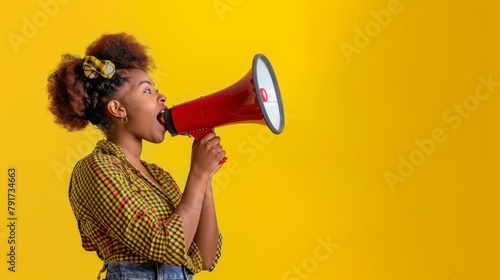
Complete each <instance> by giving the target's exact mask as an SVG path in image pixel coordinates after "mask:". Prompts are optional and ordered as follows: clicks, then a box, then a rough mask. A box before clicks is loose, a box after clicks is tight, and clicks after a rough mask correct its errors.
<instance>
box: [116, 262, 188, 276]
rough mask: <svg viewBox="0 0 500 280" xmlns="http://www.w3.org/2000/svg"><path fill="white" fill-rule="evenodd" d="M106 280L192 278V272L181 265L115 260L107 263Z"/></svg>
mask: <svg viewBox="0 0 500 280" xmlns="http://www.w3.org/2000/svg"><path fill="white" fill-rule="evenodd" d="M107 270H108V272H107V275H106V279H107V280H146V279H147V280H192V279H193V273H191V272H190V271H188V270H187V269H186V268H185V267H183V266H170V265H168V264H161V263H156V262H150V263H133V262H115V263H108V264H107Z"/></svg>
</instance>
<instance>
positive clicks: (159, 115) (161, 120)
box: [156, 109, 167, 126]
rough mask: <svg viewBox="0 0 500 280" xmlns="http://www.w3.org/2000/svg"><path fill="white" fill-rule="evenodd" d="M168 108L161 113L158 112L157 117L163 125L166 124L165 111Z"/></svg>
mask: <svg viewBox="0 0 500 280" xmlns="http://www.w3.org/2000/svg"><path fill="white" fill-rule="evenodd" d="M166 110H167V109H163V110H161V111H160V113H158V115H157V116H156V119H157V120H158V121H159V122H160V123H161V124H162V125H163V126H165V111H166Z"/></svg>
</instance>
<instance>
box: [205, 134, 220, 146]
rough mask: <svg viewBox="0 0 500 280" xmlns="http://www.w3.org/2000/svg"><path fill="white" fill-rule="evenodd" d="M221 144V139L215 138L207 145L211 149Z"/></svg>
mask: <svg viewBox="0 0 500 280" xmlns="http://www.w3.org/2000/svg"><path fill="white" fill-rule="evenodd" d="M219 144H220V137H219V136H214V137H213V138H212V139H210V140H208V141H207V145H208V146H209V147H215V146H217V145H219Z"/></svg>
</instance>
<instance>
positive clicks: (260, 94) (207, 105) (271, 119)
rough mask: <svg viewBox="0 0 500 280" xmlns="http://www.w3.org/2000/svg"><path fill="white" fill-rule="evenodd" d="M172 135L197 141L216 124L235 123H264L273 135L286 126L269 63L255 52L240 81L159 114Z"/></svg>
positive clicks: (278, 91) (281, 104)
mask: <svg viewBox="0 0 500 280" xmlns="http://www.w3.org/2000/svg"><path fill="white" fill-rule="evenodd" d="M159 118H160V122H162V123H163V124H164V125H165V128H166V130H167V131H168V132H169V133H170V134H171V135H172V136H176V135H187V136H191V137H194V138H195V139H197V140H200V139H201V138H202V137H203V136H204V135H205V134H207V133H208V132H210V131H212V130H213V129H214V128H215V127H219V126H224V125H228V124H234V123H256V124H262V125H267V127H269V129H270V130H271V131H272V132H273V133H274V134H280V133H281V132H282V131H283V128H284V126H285V118H284V110H283V101H282V99H281V92H280V89H279V86H278V82H277V80H276V75H275V73H274V70H273V68H272V66H271V63H270V62H269V60H268V59H267V57H266V56H264V55H262V54H257V55H255V56H254V58H253V63H252V68H251V69H250V70H249V71H248V72H247V74H246V75H245V76H243V77H242V78H241V79H240V80H239V81H237V82H236V83H234V84H233V85H231V86H229V87H227V88H225V89H222V90H220V91H218V92H215V93H212V94H209V95H207V96H202V97H200V98H197V99H194V100H191V101H188V102H185V103H182V104H180V105H174V106H173V107H171V108H169V109H167V110H165V111H164V112H163V113H162V114H160V116H159Z"/></svg>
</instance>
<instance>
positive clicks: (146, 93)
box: [117, 69, 167, 143]
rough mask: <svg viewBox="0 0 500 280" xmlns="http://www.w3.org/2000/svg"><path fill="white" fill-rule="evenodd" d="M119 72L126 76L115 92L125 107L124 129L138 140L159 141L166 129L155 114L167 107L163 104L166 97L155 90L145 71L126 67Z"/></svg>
mask: <svg viewBox="0 0 500 280" xmlns="http://www.w3.org/2000/svg"><path fill="white" fill-rule="evenodd" d="M120 74H121V75H123V76H125V77H127V78H128V82H126V83H125V84H124V85H123V86H122V87H121V88H120V89H119V90H118V94H117V97H118V98H119V99H120V102H121V103H122V104H123V105H124V106H125V108H126V113H127V118H128V122H127V123H126V124H125V125H124V128H125V131H127V132H129V133H130V134H131V135H132V136H133V137H135V138H136V139H138V140H142V139H144V140H147V141H149V142H152V143H161V142H162V141H163V140H164V138H165V131H166V130H165V126H164V125H162V124H161V123H160V122H159V121H158V118H157V116H158V114H160V112H161V111H163V110H165V109H166V108H167V107H166V106H165V104H164V103H165V101H166V99H167V98H166V97H165V96H164V95H162V94H160V93H159V92H158V91H157V89H156V88H155V84H154V83H153V81H151V78H150V77H149V75H148V74H147V73H146V72H144V71H142V70H138V69H127V70H122V73H120Z"/></svg>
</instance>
